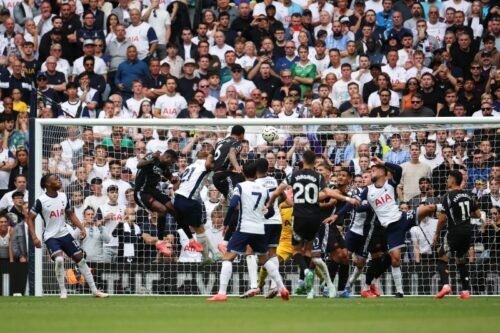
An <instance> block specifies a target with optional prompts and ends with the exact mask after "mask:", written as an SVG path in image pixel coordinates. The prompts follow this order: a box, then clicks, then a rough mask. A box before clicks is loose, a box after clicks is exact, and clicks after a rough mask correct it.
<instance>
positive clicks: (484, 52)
mask: <svg viewBox="0 0 500 333" xmlns="http://www.w3.org/2000/svg"><path fill="white" fill-rule="evenodd" d="M491 56H492V54H491V52H490V51H483V52H481V57H491Z"/></svg>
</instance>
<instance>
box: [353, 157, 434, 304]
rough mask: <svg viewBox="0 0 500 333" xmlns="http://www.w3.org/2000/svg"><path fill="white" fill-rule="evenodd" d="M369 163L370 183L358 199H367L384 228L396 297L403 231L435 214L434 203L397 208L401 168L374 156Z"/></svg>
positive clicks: (399, 294) (399, 288)
mask: <svg viewBox="0 0 500 333" xmlns="http://www.w3.org/2000/svg"><path fill="white" fill-rule="evenodd" d="M372 162H373V163H374V165H373V166H372V168H371V176H372V184H371V185H369V186H368V187H367V188H366V189H365V190H364V191H363V192H362V193H361V196H360V199H361V202H363V201H365V200H366V201H367V203H368V204H369V205H370V206H371V208H372V209H373V211H374V212H375V214H376V215H377V218H378V220H379V221H380V224H381V225H382V227H384V228H385V230H386V236H387V243H388V246H389V254H390V256H391V266H392V278H393V280H394V285H395V286H396V294H395V296H396V297H403V296H404V293H403V278H402V275H401V248H402V247H403V246H404V244H405V236H406V232H407V231H408V230H410V229H411V227H413V226H414V225H417V224H418V221H420V220H421V219H423V218H425V217H427V216H430V215H432V214H434V212H435V211H436V206H435V205H427V206H420V207H418V208H417V210H416V211H414V210H409V211H408V212H402V211H400V210H399V206H398V204H397V200H396V199H397V195H396V188H397V186H398V184H399V182H400V181H401V175H402V172H403V170H402V169H401V167H400V166H399V165H397V164H392V163H386V162H384V161H382V160H381V159H380V158H378V157H376V156H375V157H373V158H372ZM389 171H390V172H391V173H392V176H391V175H390V174H389ZM358 211H359V209H358Z"/></svg>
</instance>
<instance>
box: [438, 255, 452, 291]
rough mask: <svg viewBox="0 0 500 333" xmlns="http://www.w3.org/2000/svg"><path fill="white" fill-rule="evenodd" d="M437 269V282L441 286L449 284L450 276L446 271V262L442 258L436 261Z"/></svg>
mask: <svg viewBox="0 0 500 333" xmlns="http://www.w3.org/2000/svg"><path fill="white" fill-rule="evenodd" d="M437 269H438V273H439V282H440V284H441V287H442V286H444V285H445V284H450V276H449V273H448V263H447V262H446V261H443V260H438V261H437Z"/></svg>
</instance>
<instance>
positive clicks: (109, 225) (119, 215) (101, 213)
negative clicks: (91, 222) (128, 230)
mask: <svg viewBox="0 0 500 333" xmlns="http://www.w3.org/2000/svg"><path fill="white" fill-rule="evenodd" d="M108 214H112V216H111V218H110V219H108V221H107V222H105V224H104V228H105V230H106V233H107V234H109V235H110V236H111V240H110V241H109V243H107V244H105V245H104V246H118V237H113V230H115V228H116V226H117V225H118V222H119V221H123V217H124V216H125V206H123V205H120V204H116V205H111V204H109V203H106V204H104V205H102V206H101V207H99V208H98V209H97V214H96V220H98V221H99V220H104V217H105V216H107V215H108Z"/></svg>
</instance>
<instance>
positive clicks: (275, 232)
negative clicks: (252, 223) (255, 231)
mask: <svg viewBox="0 0 500 333" xmlns="http://www.w3.org/2000/svg"><path fill="white" fill-rule="evenodd" d="M264 227H265V229H266V241H267V246H268V247H278V245H279V243H280V237H281V224H266V225H265V226H264Z"/></svg>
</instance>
